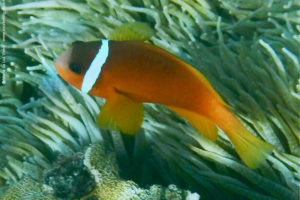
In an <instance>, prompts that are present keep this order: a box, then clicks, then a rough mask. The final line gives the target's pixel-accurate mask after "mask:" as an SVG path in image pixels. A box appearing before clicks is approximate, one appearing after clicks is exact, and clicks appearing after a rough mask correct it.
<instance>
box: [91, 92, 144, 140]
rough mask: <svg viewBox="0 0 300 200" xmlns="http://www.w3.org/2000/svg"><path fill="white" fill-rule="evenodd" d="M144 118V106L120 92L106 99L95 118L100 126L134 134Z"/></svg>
mask: <svg viewBox="0 0 300 200" xmlns="http://www.w3.org/2000/svg"><path fill="white" fill-rule="evenodd" d="M143 118H144V107H143V104H142V103H140V102H135V101H133V100H131V99H130V98H128V97H126V96H124V95H122V94H118V93H116V94H114V95H112V96H111V97H110V98H107V99H106V102H105V104H104V106H103V107H102V109H101V111H100V114H99V116H98V118H97V122H98V125H99V126H100V127H101V128H108V129H113V130H118V131H121V132H123V133H125V134H128V135H134V134H136V133H137V132H138V130H139V129H140V128H141V125H142V122H143Z"/></svg>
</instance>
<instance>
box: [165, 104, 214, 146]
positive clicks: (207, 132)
mask: <svg viewBox="0 0 300 200" xmlns="http://www.w3.org/2000/svg"><path fill="white" fill-rule="evenodd" d="M168 108H169V109H171V110H173V111H174V112H176V113H177V114H179V115H181V116H182V117H184V118H186V119H187V120H188V122H189V123H190V124H191V125H192V126H193V127H195V128H196V129H197V130H198V131H199V132H200V133H202V134H203V135H204V136H205V137H207V138H209V139H210V140H213V141H215V140H216V139H217V137H218V129H217V127H216V125H215V124H214V123H213V122H212V121H210V120H209V119H207V118H206V117H204V116H202V115H199V114H197V113H194V112H191V111H188V110H185V109H183V108H177V107H172V106H168Z"/></svg>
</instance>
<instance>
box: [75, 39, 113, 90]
mask: <svg viewBox="0 0 300 200" xmlns="http://www.w3.org/2000/svg"><path fill="white" fill-rule="evenodd" d="M101 42H102V45H101V47H100V49H99V51H98V53H97V54H96V56H95V58H94V60H93V61H92V63H91V65H90V66H89V68H88V70H87V71H86V73H85V75H84V77H83V81H82V85H81V91H82V92H83V93H88V92H89V91H90V90H91V89H92V88H93V86H94V84H95V83H96V81H97V79H98V77H99V75H100V72H101V69H102V66H103V65H104V63H105V61H106V59H107V57H108V52H109V46H108V40H106V39H103V40H101Z"/></svg>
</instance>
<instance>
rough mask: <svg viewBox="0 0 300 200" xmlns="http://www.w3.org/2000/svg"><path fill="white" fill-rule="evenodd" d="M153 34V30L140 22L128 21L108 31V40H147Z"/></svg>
mask: <svg viewBox="0 0 300 200" xmlns="http://www.w3.org/2000/svg"><path fill="white" fill-rule="evenodd" d="M153 35H154V30H153V29H152V28H151V27H150V26H149V25H148V24H145V23H142V22H128V23H125V24H122V25H121V26H119V27H117V28H116V29H114V30H113V31H111V32H110V34H109V36H108V39H109V40H117V41H124V40H140V41H145V40H149V39H150V38H151V37H152V36H153Z"/></svg>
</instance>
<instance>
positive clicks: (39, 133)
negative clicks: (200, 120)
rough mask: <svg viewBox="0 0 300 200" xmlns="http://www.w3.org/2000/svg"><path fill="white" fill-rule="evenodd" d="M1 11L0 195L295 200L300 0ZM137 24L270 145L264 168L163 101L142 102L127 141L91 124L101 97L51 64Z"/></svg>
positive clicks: (21, 1) (5, 6)
mask: <svg viewBox="0 0 300 200" xmlns="http://www.w3.org/2000/svg"><path fill="white" fill-rule="evenodd" d="M1 8H2V9H1V16H2V28H1V35H4V34H5V38H4V39H2V40H1V48H2V50H1V52H2V63H3V62H5V65H1V70H3V69H4V68H3V67H5V71H3V72H2V74H1V76H2V77H3V78H4V80H3V83H4V82H5V83H4V84H2V85H1V86H0V149H1V150H0V199H5V200H6V199H7V200H8V199H104V200H106V199H109V200H114V199H189V200H191V199H264V200H265V199H266V200H269V199H270V200H271V199H282V200H287V199H289V200H294V199H295V200H296V199H297V198H298V196H299V186H300V180H299V179H300V158H299V156H300V148H299V140H300V132H299V131H300V123H299V117H300V116H299V115H300V114H299V108H300V79H299V73H300V60H299V57H300V56H299V55H300V48H299V47H300V13H299V12H300V11H299V9H300V3H299V1H297V0H285V1H280V0H258V1H254V0H219V1H217V0H213V1H209V0H140V1H138V0H132V1H127V0H85V1H79V0H74V1H67V0H61V1H59V0H51V1H50V0H49V1H33V0H15V1H5V0H1ZM135 21H140V22H144V23H147V24H149V25H150V26H151V27H152V28H153V30H154V31H155V35H154V36H153V37H152V38H151V39H150V40H149V42H150V43H152V44H155V45H157V46H159V47H162V48H164V49H166V50H168V51H169V52H171V53H173V54H175V55H176V56H178V57H180V58H181V59H183V60H185V61H187V62H188V63H190V64H191V65H192V66H194V67H196V68H197V69H198V70H200V71H201V72H202V73H203V74H204V75H205V76H206V77H207V78H208V79H209V80H210V82H211V83H212V85H213V86H214V88H216V90H217V91H218V92H219V93H220V95H221V96H222V97H223V98H224V99H225V101H226V102H227V103H228V104H230V105H231V106H232V107H233V108H234V112H235V114H236V115H237V116H238V117H239V118H240V119H241V120H242V122H243V123H244V125H245V126H247V127H248V129H250V130H251V132H252V133H255V134H256V135H257V136H258V137H260V138H262V139H263V140H265V141H267V142H268V143H270V144H273V145H274V146H275V148H276V150H275V151H274V152H273V154H272V155H271V156H269V157H268V160H267V162H265V163H264V164H263V166H261V167H260V168H259V169H257V170H251V169H249V168H248V167H246V166H245V165H244V164H243V163H242V162H241V160H240V159H239V158H238V156H237V154H236V153H235V151H234V148H233V146H232V145H231V143H230V142H229V140H228V138H227V137H226V136H225V134H224V133H222V131H221V130H220V131H219V137H218V139H217V141H216V143H214V142H212V141H210V140H208V139H207V138H205V137H203V136H202V135H200V134H198V133H197V131H196V130H195V129H194V128H192V127H191V126H190V125H189V124H188V123H187V122H186V121H185V120H184V119H183V118H181V117H179V116H177V115H175V114H174V113H173V112H171V111H169V110H167V109H166V108H164V107H162V106H159V105H154V104H146V105H145V116H146V117H145V120H144V124H143V128H142V130H141V131H140V132H139V133H138V134H137V135H136V136H135V137H134V138H129V137H125V136H122V135H121V134H120V133H119V132H116V131H106V130H100V129H99V128H98V127H97V125H96V123H95V119H96V115H97V113H99V110H100V109H101V106H102V105H103V100H102V99H99V98H95V97H91V96H89V95H86V94H82V93H80V92H79V91H77V90H75V89H73V88H72V87H71V86H69V85H67V84H66V83H65V82H63V81H61V79H59V78H58V77H57V75H56V73H55V71H54V68H53V61H54V59H55V58H56V57H57V55H58V54H59V53H60V52H62V51H63V50H64V49H66V48H67V46H69V45H70V44H71V43H72V42H74V41H78V40H81V41H92V40H98V39H99V38H106V37H107V36H108V34H109V32H110V31H111V30H113V29H115V28H116V27H118V26H120V25H121V24H124V23H126V22H135ZM3 49H4V50H5V51H4V50H3ZM2 63H1V64H2ZM175 185H176V186H175Z"/></svg>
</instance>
